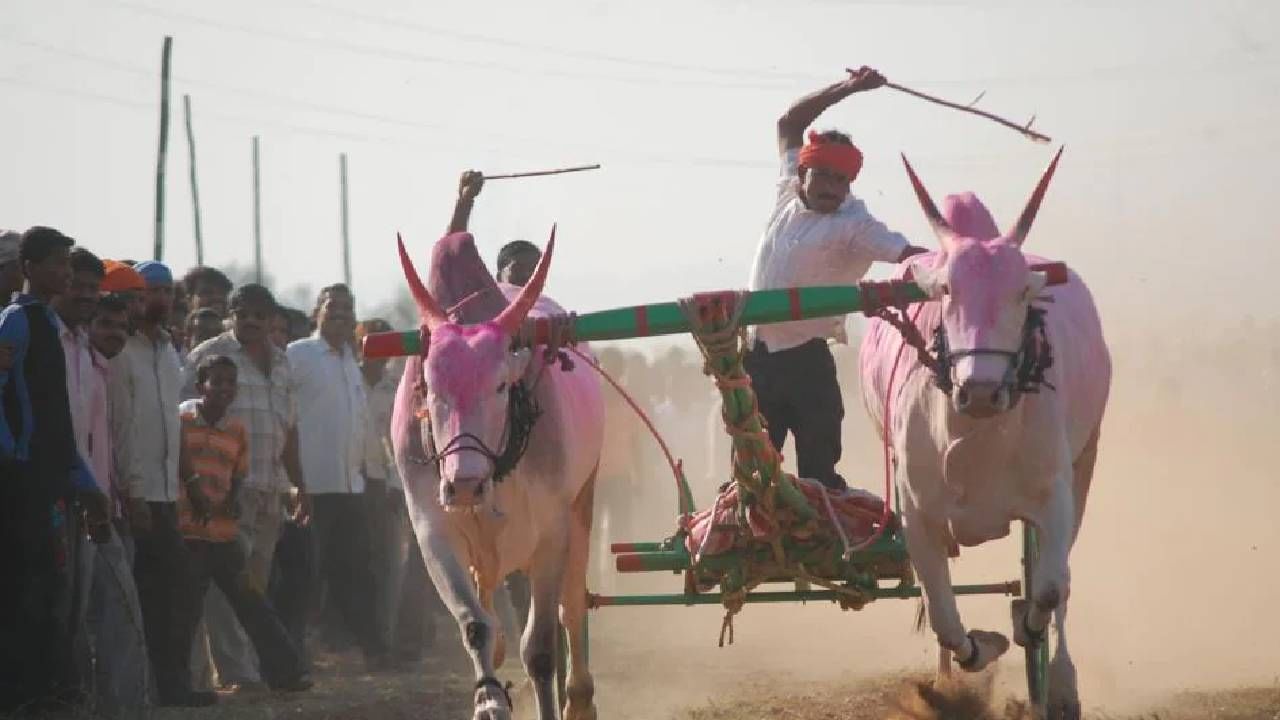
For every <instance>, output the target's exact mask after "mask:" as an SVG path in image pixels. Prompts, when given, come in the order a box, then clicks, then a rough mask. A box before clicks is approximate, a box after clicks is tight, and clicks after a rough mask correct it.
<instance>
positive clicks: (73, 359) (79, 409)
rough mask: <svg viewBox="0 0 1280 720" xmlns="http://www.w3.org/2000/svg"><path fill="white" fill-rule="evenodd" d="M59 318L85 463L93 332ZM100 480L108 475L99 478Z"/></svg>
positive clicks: (70, 398)
mask: <svg viewBox="0 0 1280 720" xmlns="http://www.w3.org/2000/svg"><path fill="white" fill-rule="evenodd" d="M54 317H55V318H56V319H57V328H58V339H59V340H60V341H61V342H62V356H63V359H65V360H66V363H67V401H68V404H69V405H70V408H71V427H72V430H73V431H74V432H75V436H76V449H77V450H79V451H80V457H82V458H84V460H85V462H88V461H89V447H90V443H89V430H90V428H89V399H90V394H91V393H92V391H93V381H94V369H93V356H92V355H90V354H89V335H88V333H86V332H84V331H82V330H79V329H77V328H69V327H67V324H66V322H65V321H63V319H62V317H61V316H60V315H57V314H55V315H54ZM95 479H97V480H98V482H99V483H102V482H105V481H106V478H96V477H95Z"/></svg>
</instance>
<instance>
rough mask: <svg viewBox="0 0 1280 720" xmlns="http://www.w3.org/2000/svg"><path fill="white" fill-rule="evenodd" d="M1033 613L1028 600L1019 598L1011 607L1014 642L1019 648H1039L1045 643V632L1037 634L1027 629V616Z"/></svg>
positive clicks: (1046, 628)
mask: <svg viewBox="0 0 1280 720" xmlns="http://www.w3.org/2000/svg"><path fill="white" fill-rule="evenodd" d="M1030 612H1031V603H1030V602H1029V601H1028V600H1027V599H1026V598H1018V599H1017V600H1014V601H1013V602H1012V603H1011V604H1010V606H1009V614H1010V615H1012V616H1013V641H1014V642H1015V643H1017V644H1018V647H1024V648H1027V647H1037V646H1039V645H1040V643H1043V642H1044V636H1045V630H1048V627H1047V626H1046V627H1045V629H1044V630H1041V631H1040V632H1035V631H1034V630H1032V629H1031V628H1029V627H1027V616H1028V614H1029V613H1030Z"/></svg>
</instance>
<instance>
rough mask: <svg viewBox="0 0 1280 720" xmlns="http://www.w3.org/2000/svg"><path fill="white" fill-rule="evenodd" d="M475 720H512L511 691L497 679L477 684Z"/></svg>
mask: <svg viewBox="0 0 1280 720" xmlns="http://www.w3.org/2000/svg"><path fill="white" fill-rule="evenodd" d="M473 718H474V720H511V691H510V689H509V688H508V687H507V686H506V685H503V684H502V683H501V682H499V681H498V679H497V678H495V677H485V678H481V679H480V680H478V681H477V682H476V698H475V715H474V716H473Z"/></svg>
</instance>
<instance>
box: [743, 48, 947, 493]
mask: <svg viewBox="0 0 1280 720" xmlns="http://www.w3.org/2000/svg"><path fill="white" fill-rule="evenodd" d="M884 83H885V79H884V77H883V76H881V75H880V73H878V72H876V71H875V70H872V69H870V68H867V67H863V68H862V69H860V70H858V71H856V72H855V71H850V73H849V77H848V78H847V79H845V80H843V81H841V82H838V83H835V84H834V85H831V86H828V87H826V88H823V89H821V90H818V91H817V92H815V93H812V94H810V95H806V96H805V97H803V98H801V99H800V100H798V101H796V103H795V104H794V105H792V106H791V107H790V109H788V110H787V112H786V113H785V114H784V115H783V116H782V117H781V118H779V120H778V149H779V151H780V152H781V155H782V174H781V177H780V179H779V181H778V195H777V202H776V204H775V206H774V209H773V214H772V215H771V216H770V218H769V224H768V226H767V227H766V228H765V232H764V236H763V237H762V238H761V239H760V247H759V248H758V249H757V251H756V258H755V263H754V265H753V267H752V270H751V289H752V290H769V289H776V288H788V287H803V286H815V285H850V284H853V283H856V282H858V281H860V280H861V279H862V277H863V275H865V274H866V272H867V269H868V268H869V267H870V266H871V263H872V262H874V261H881V262H901V261H902V260H905V259H906V258H907V257H910V256H911V255H914V254H916V253H918V252H923V249H921V248H916V247H914V246H912V245H911V244H909V243H908V242H907V240H906V238H904V237H903V236H902V235H899V234H898V233H895V232H892V231H890V230H889V229H888V228H886V227H885V226H884V224H883V223H881V222H880V221H879V220H876V219H875V218H874V217H872V215H871V213H870V212H868V211H867V207H866V205H865V204H863V202H862V201H861V200H859V199H858V198H856V197H853V196H852V195H851V194H850V192H849V185H850V184H851V183H852V182H853V180H854V178H855V177H857V175H858V172H859V171H860V170H861V169H862V153H861V152H860V151H859V150H858V149H857V148H856V147H855V146H854V145H853V143H852V142H851V141H850V140H849V137H848V136H847V135H845V134H844V133H840V132H837V131H834V130H831V131H827V132H823V133H816V132H810V133H809V138H808V139H809V142H808V143H807V144H806V143H804V141H803V138H804V132H805V130H806V129H807V128H808V127H809V125H810V124H812V123H813V121H814V120H816V119H817V117H818V115H820V114H822V112H823V111H824V110H826V109H827V108H829V107H831V106H832V105H834V104H835V103H837V102H839V101H840V100H843V99H844V98H846V97H848V96H850V95H852V94H854V93H857V92H862V91H866V90H872V89H875V88H878V87H881V86H882V85H884ZM830 339H834V340H835V341H837V342H844V341H845V340H846V338H845V334H844V318H843V317H834V318H815V319H811V320H798V321H794V322H787V323H778V324H774V325H762V326H760V327H758V328H757V329H756V332H755V343H754V345H753V347H752V349H751V352H750V353H749V354H748V356H747V358H746V369H747V372H748V373H750V374H751V378H752V382H753V384H754V387H755V391H756V395H757V397H758V399H759V403H760V412H761V413H762V414H763V415H764V417H765V420H766V421H767V422H768V425H769V439H770V440H771V441H772V442H773V444H774V446H775V447H777V448H778V449H779V450H781V449H782V446H783V443H785V442H786V439H787V433H792V434H793V435H794V436H795V445H796V456H797V457H796V462H797V466H798V471H799V475H800V476H801V477H806V478H812V479H815V480H819V481H821V482H822V483H823V484H824V485H826V486H827V487H830V488H832V489H837V490H838V489H842V488H844V487H846V484H845V481H844V478H842V477H840V475H839V474H838V473H837V472H836V470H835V465H836V462H837V461H839V460H840V422H841V420H842V419H843V418H844V403H843V402H842V401H841V399H840V386H839V383H838V382H837V381H836V369H835V361H834V360H833V359H832V357H831V351H830V349H829V348H828V347H827V342H828V340H830Z"/></svg>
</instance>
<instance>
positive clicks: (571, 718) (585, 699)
mask: <svg viewBox="0 0 1280 720" xmlns="http://www.w3.org/2000/svg"><path fill="white" fill-rule="evenodd" d="M595 694H596V692H595V685H594V684H593V683H583V684H581V685H579V686H577V687H574V686H572V685H571V686H569V688H568V689H567V690H566V691H565V696H566V697H565V700H566V702H565V705H564V720H596V706H595V702H594V699H595Z"/></svg>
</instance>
